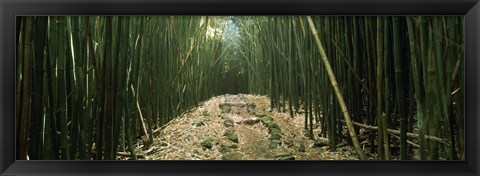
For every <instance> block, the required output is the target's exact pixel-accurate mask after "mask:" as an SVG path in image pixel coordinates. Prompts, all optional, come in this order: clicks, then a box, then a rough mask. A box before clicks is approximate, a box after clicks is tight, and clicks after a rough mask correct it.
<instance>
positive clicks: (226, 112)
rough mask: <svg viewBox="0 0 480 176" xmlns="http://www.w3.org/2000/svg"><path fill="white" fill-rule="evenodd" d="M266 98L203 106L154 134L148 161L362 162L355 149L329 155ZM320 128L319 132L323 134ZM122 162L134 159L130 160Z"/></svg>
mask: <svg viewBox="0 0 480 176" xmlns="http://www.w3.org/2000/svg"><path fill="white" fill-rule="evenodd" d="M269 103H270V100H269V98H268V97H266V96H256V95H244V94H239V95H222V96H217V97H213V98H211V99H210V100H208V101H205V102H203V103H202V104H201V105H200V106H199V107H196V108H193V109H191V110H190V111H187V112H186V113H184V114H182V115H181V116H180V117H177V118H175V119H173V120H172V121H170V122H169V123H168V124H166V125H165V126H164V127H162V128H161V129H159V131H157V133H155V139H154V141H153V144H152V145H150V146H149V147H148V148H147V147H144V146H141V145H138V147H137V149H136V150H137V154H139V155H140V156H141V157H140V158H139V159H145V160H357V159H358V158H357V156H356V155H355V151H354V150H353V148H352V147H351V146H348V145H343V146H341V147H338V148H337V150H336V152H332V151H329V150H328V146H327V142H326V141H327V139H326V138H322V137H319V136H318V135H314V140H311V139H309V138H308V137H306V136H305V135H304V134H305V132H304V129H303V126H304V115H303V114H295V116H294V118H291V117H290V115H289V113H288V112H277V111H272V112H269V111H268V109H269V108H270V104H269ZM319 131H320V127H317V128H316V129H315V130H314V133H315V134H319ZM120 159H129V158H128V156H126V157H122V158H120Z"/></svg>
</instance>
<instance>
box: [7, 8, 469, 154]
mask: <svg viewBox="0 0 480 176" xmlns="http://www.w3.org/2000/svg"><path fill="white" fill-rule="evenodd" d="M16 32H17V33H16V41H17V42H16V48H17V52H16V53H17V58H16V95H15V96H16V102H15V103H16V105H15V107H16V109H15V111H16V134H17V140H16V147H17V150H16V152H17V153H16V157H17V159H19V160H464V158H465V153H464V148H465V146H464V144H465V137H464V131H465V129H464V106H465V105H464V90H465V89H464V85H465V84H464V77H465V76H464V19H463V16H18V17H17V18H16Z"/></svg>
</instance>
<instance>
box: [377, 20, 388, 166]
mask: <svg viewBox="0 0 480 176" xmlns="http://www.w3.org/2000/svg"><path fill="white" fill-rule="evenodd" d="M382 28H383V22H382V17H377V67H376V68H377V69H376V73H377V74H376V75H377V77H376V80H377V86H376V88H377V120H378V127H379V128H378V137H377V140H378V141H377V142H378V151H377V152H378V159H380V160H384V159H386V156H385V155H384V154H385V153H386V152H385V151H386V149H385V148H384V143H385V141H384V140H383V139H384V135H388V134H384V130H383V129H385V128H386V127H385V126H384V125H385V124H384V123H383V120H384V117H383V115H382V113H383V106H382V104H383V103H382V93H381V92H382V91H380V90H382V79H383V72H382V66H383V64H382V61H383V29H382Z"/></svg>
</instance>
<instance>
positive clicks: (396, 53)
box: [392, 17, 408, 160]
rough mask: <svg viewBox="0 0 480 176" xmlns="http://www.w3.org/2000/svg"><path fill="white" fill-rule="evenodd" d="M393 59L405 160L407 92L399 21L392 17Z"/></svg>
mask: <svg viewBox="0 0 480 176" xmlns="http://www.w3.org/2000/svg"><path fill="white" fill-rule="evenodd" d="M392 22H393V25H392V27H393V48H394V49H393V59H394V63H395V83H396V90H397V91H396V93H397V98H396V99H397V107H398V111H399V115H400V159H401V160H407V159H408V158H407V157H408V155H407V117H406V109H405V103H406V101H405V93H404V92H403V91H404V90H407V88H406V87H405V85H404V84H403V77H402V76H403V70H402V68H403V67H404V66H403V62H402V60H403V59H401V57H402V48H401V45H402V41H401V35H402V34H401V33H400V19H399V17H393V21H392Z"/></svg>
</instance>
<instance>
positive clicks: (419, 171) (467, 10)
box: [0, 0, 480, 176]
mask: <svg viewBox="0 0 480 176" xmlns="http://www.w3.org/2000/svg"><path fill="white" fill-rule="evenodd" d="M0 12H1V21H0V33H1V36H0V40H1V43H0V53H1V58H0V75H1V76H0V88H1V91H0V105H1V106H0V175H2V176H3V175H5V176H7V175H276V176H278V175H462V176H478V175H479V172H480V171H479V169H480V167H479V166H480V164H479V158H480V157H479V156H480V152H479V150H480V140H479V139H480V137H479V129H478V128H479V127H480V123H479V120H478V117H479V111H478V110H479V108H478V107H479V103H478V102H479V96H478V83H479V78H480V75H479V72H478V70H479V68H480V65H479V62H478V59H480V54H479V50H480V46H479V44H480V40H479V39H480V38H479V31H480V23H479V22H480V3H479V0H103V1H98V0H15V1H14V0H0ZM21 15H465V72H466V73H465V79H466V81H465V89H466V90H465V125H466V127H465V129H466V133H465V137H466V140H465V153H466V157H465V161H23V160H18V161H16V160H15V150H16V147H15V111H14V109H15V96H14V95H15V66H14V65H15V16H21Z"/></svg>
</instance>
